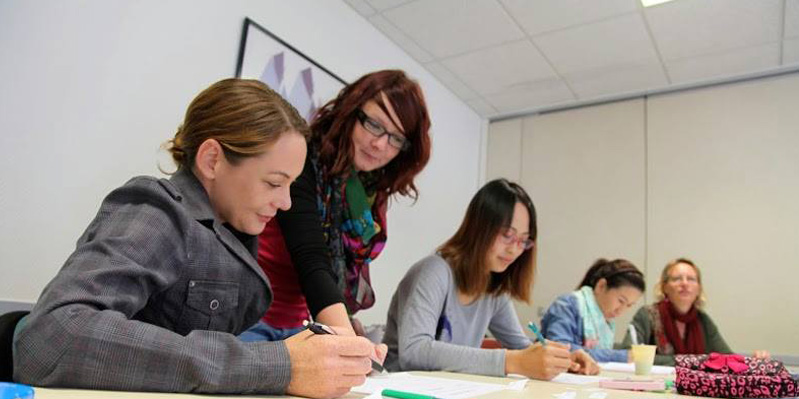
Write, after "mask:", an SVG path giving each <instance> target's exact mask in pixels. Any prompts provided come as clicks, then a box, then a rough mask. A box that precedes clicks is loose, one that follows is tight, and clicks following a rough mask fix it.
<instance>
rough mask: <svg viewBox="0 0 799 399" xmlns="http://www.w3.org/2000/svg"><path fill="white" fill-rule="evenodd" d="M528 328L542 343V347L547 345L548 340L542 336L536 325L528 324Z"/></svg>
mask: <svg viewBox="0 0 799 399" xmlns="http://www.w3.org/2000/svg"><path fill="white" fill-rule="evenodd" d="M527 328H529V329H530V330H533V334H535V338H536V339H537V340H538V341H540V342H541V345H546V344H547V340H545V339H544V336H543V335H541V331H538V327H536V326H535V323H533V322H532V321H531V322H529V323H527Z"/></svg>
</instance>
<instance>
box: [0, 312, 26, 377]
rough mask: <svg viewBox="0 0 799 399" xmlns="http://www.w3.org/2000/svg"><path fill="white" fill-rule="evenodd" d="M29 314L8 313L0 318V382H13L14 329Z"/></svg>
mask: <svg viewBox="0 0 799 399" xmlns="http://www.w3.org/2000/svg"><path fill="white" fill-rule="evenodd" d="M28 313H30V312H29V311H27V310H17V311H14V312H8V313H6V314H4V315H2V316H0V381H2V382H13V381H12V380H13V378H14V358H13V357H12V355H13V352H12V349H11V345H12V344H13V342H14V329H15V328H16V327H17V323H18V322H19V320H20V319H22V318H23V317H25V315H27V314H28Z"/></svg>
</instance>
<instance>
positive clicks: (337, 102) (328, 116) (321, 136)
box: [311, 70, 430, 199]
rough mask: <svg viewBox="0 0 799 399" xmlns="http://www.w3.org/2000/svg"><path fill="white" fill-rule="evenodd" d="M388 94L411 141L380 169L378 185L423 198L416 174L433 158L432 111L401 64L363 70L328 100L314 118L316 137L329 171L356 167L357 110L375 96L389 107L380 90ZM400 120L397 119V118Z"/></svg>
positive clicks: (313, 137) (387, 192) (339, 173)
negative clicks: (367, 70)
mask: <svg viewBox="0 0 799 399" xmlns="http://www.w3.org/2000/svg"><path fill="white" fill-rule="evenodd" d="M381 93H383V94H385V95H386V97H387V98H388V101H389V102H390V103H391V106H392V107H393V108H394V111H395V112H396V114H397V117H398V118H399V122H400V123H401V124H402V126H403V128H404V129H405V131H404V133H405V137H406V138H407V139H408V140H409V142H410V144H411V146H410V148H408V150H407V151H400V153H399V154H398V155H397V156H396V158H394V159H392V160H391V162H389V163H388V164H387V165H386V166H384V167H382V168H381V170H380V172H379V173H380V174H381V176H380V178H379V180H378V182H377V187H376V189H377V191H378V192H383V193H385V196H390V195H392V194H394V193H399V194H400V195H403V196H410V197H412V198H414V199H416V198H418V196H419V193H418V190H417V189H416V186H415V185H414V182H413V179H414V177H416V175H417V174H419V172H421V171H422V169H423V168H424V167H425V165H427V161H428V160H429V159H430V135H429V134H428V131H429V130H430V117H429V116H428V114H427V106H426V105H425V101H424V96H423V94H422V89H421V88H420V87H419V85H418V84H417V83H416V82H414V81H413V80H411V79H409V78H408V77H407V76H406V75H405V73H404V72H402V71H400V70H385V71H377V72H372V73H370V74H368V75H364V76H363V77H361V78H360V79H358V80H357V81H355V83H352V84H350V85H348V86H346V87H344V88H343V89H342V90H341V92H339V94H338V96H337V97H336V98H334V99H333V100H331V101H330V102H328V103H327V104H325V105H324V106H323V107H322V108H320V109H319V111H318V112H317V113H316V116H315V117H314V119H313V121H312V122H311V132H312V133H311V141H312V142H313V143H314V144H315V145H316V146H317V148H319V153H320V160H321V163H322V164H324V165H326V166H327V168H328V169H327V173H328V175H330V176H343V175H344V174H346V173H349V171H350V169H351V168H352V157H353V154H352V130H353V128H354V127H355V124H356V123H358V118H357V111H358V110H359V109H360V108H361V107H363V105H364V104H366V103H367V102H368V101H370V100H374V101H375V102H376V103H377V105H378V106H379V107H380V108H381V109H382V110H383V112H385V113H386V115H390V113H389V112H388V108H386V104H384V102H383V98H382V96H381V95H380V94H381ZM395 123H396V121H395Z"/></svg>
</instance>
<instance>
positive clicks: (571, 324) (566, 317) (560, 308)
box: [541, 293, 627, 363]
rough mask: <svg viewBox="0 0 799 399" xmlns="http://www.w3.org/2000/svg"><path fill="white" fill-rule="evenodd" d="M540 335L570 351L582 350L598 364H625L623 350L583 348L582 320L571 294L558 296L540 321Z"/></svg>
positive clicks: (625, 358)
mask: <svg viewBox="0 0 799 399" xmlns="http://www.w3.org/2000/svg"><path fill="white" fill-rule="evenodd" d="M541 333H542V334H544V337H546V339H548V340H550V341H556V342H562V343H565V344H569V345H571V350H573V351H574V350H577V349H583V350H585V351H586V352H588V354H589V355H591V357H593V358H594V360H596V361H598V362H622V363H626V362H627V350H624V349H586V348H584V347H583V318H582V316H580V311H579V308H578V306H577V298H576V297H575V296H574V295H572V294H571V293H568V294H563V295H561V296H559V297H558V298H557V299H556V300H555V302H553V303H552V305H550V306H549V309H547V312H546V314H544V318H542V319H541Z"/></svg>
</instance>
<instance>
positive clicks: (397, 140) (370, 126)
mask: <svg viewBox="0 0 799 399" xmlns="http://www.w3.org/2000/svg"><path fill="white" fill-rule="evenodd" d="M355 116H357V117H358V120H359V121H360V122H361V126H363V128H364V129H366V131H367V132H369V133H371V134H372V136H375V137H377V138H380V137H383V136H386V135H387V136H388V145H390V146H392V147H394V148H396V149H398V150H400V151H407V150H408V149H409V148H411V142H410V141H409V140H408V139H407V138H405V136H403V135H401V134H399V133H391V132H389V131H388V130H387V129H386V128H385V127H384V126H383V125H381V124H380V122H378V121H376V120H374V119H372V118H371V117H369V115H366V112H363V110H362V109H358V111H357V112H356V113H355Z"/></svg>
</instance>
